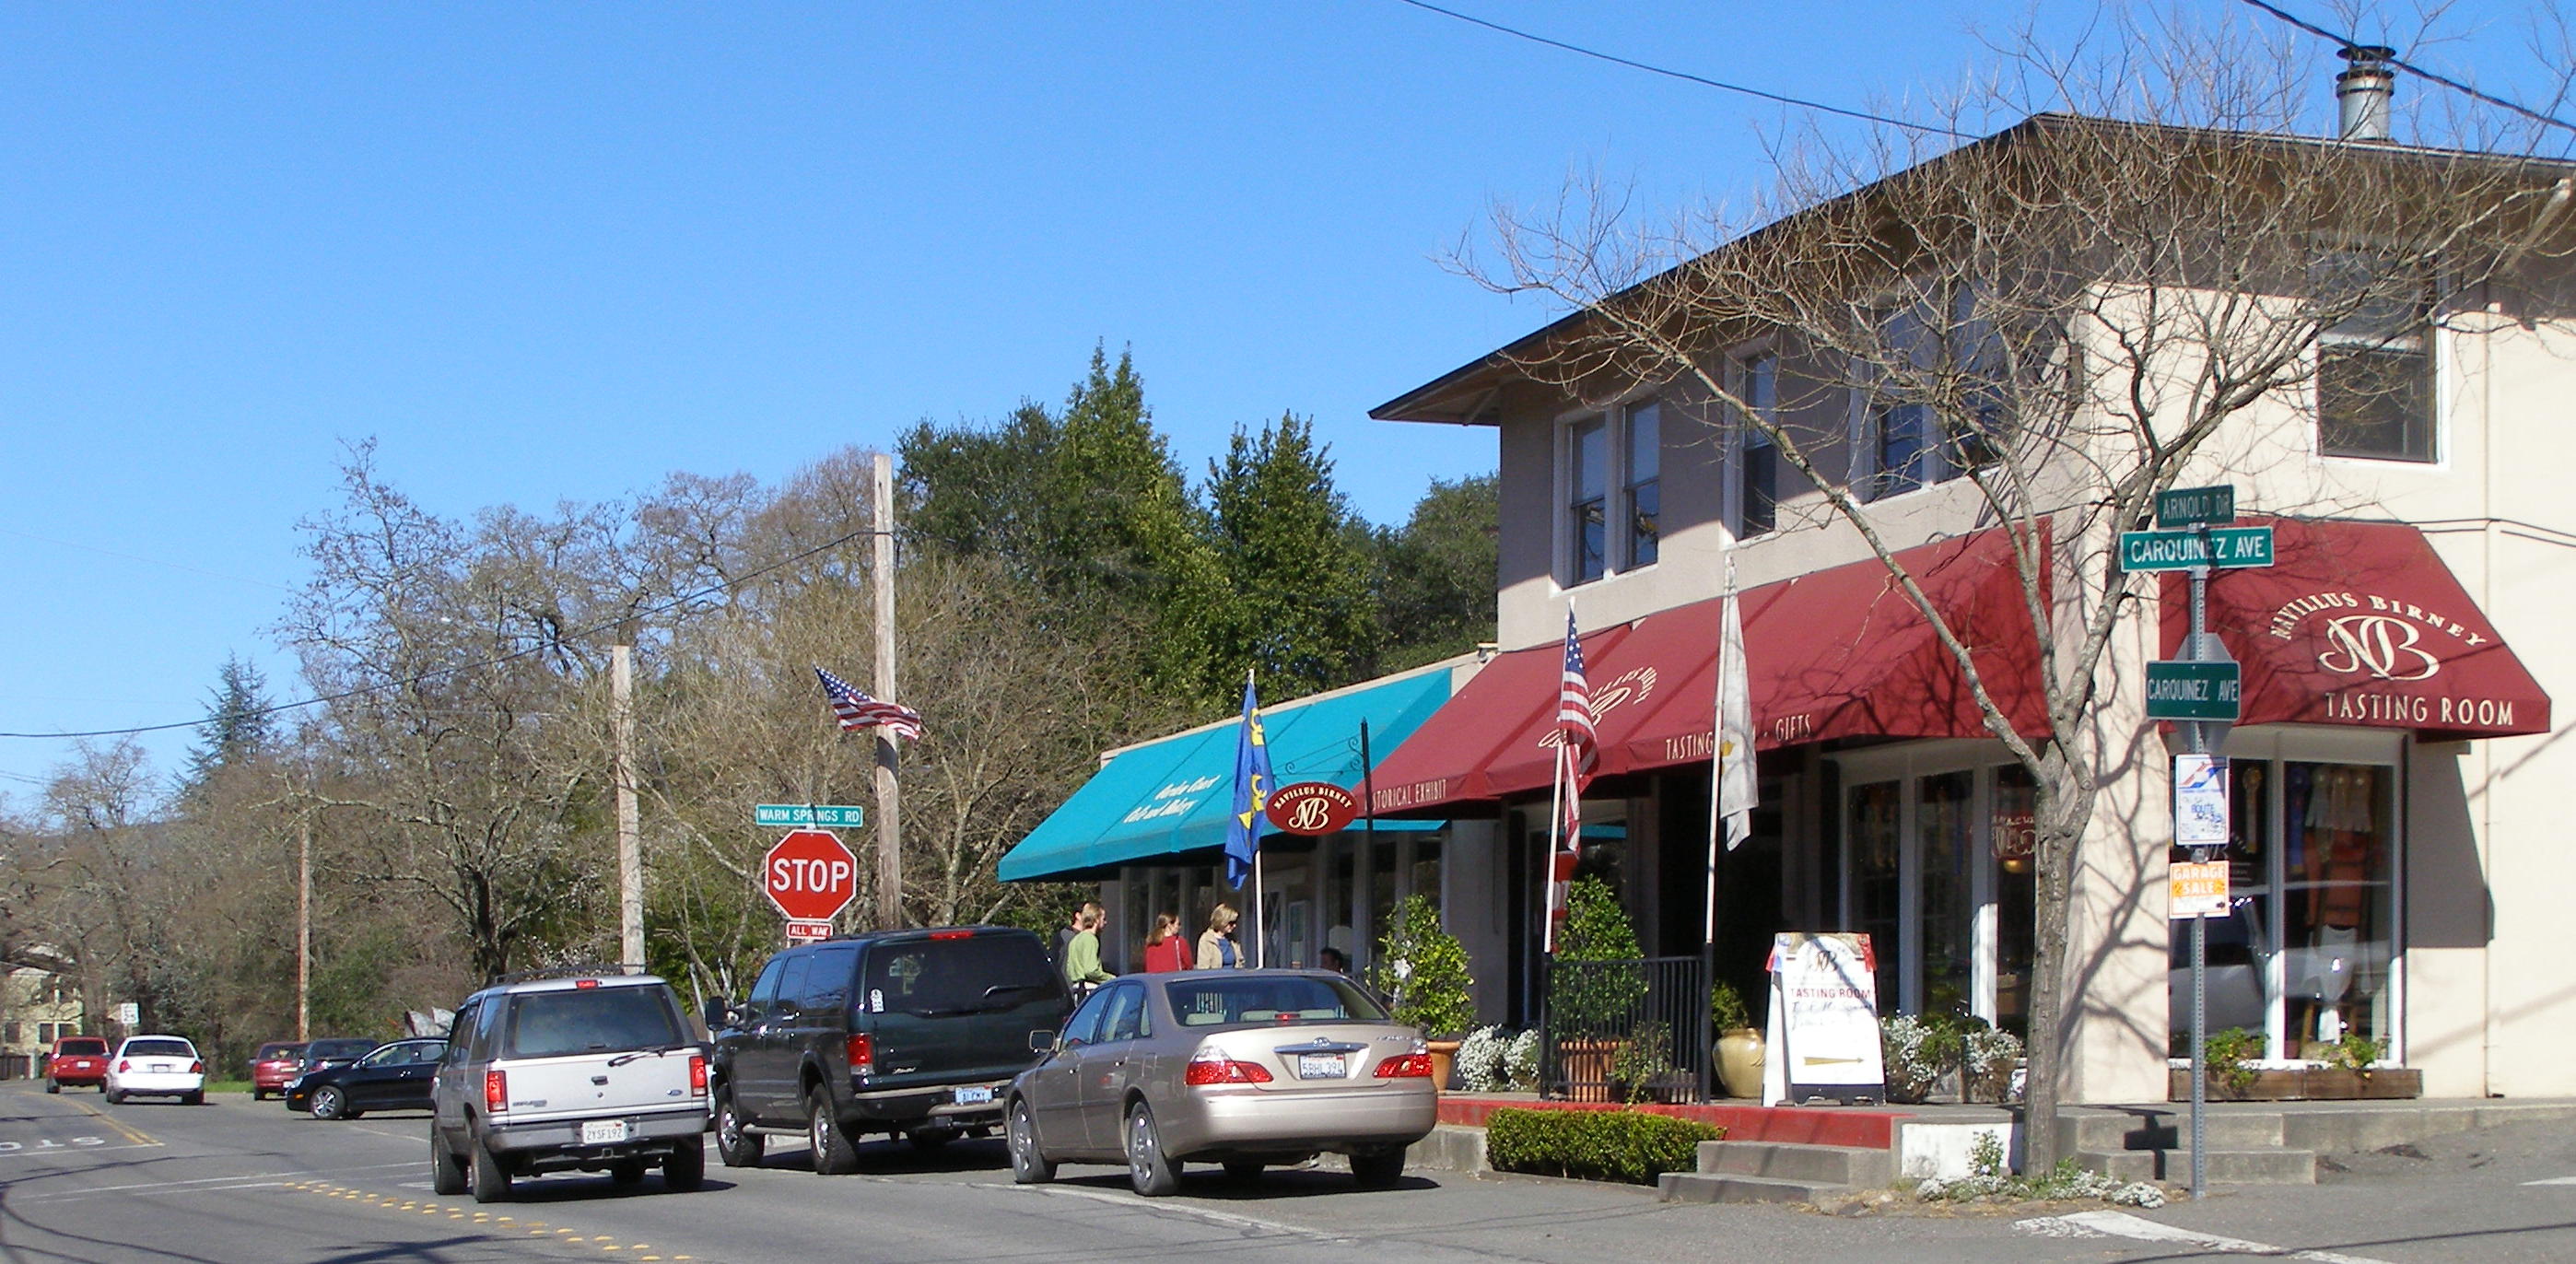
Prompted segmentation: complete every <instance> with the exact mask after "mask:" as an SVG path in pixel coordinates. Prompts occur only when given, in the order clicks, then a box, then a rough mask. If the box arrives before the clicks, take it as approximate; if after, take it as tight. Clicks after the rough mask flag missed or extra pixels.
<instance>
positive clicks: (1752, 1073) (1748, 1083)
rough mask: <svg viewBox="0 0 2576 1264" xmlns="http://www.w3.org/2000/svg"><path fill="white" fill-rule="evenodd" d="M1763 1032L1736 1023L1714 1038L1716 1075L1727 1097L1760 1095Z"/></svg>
mask: <svg viewBox="0 0 2576 1264" xmlns="http://www.w3.org/2000/svg"><path fill="white" fill-rule="evenodd" d="M1764 1056H1765V1055H1764V1049H1763V1042H1762V1033H1761V1032H1760V1031H1758V1030H1756V1029H1754V1028H1751V1027H1736V1028H1731V1029H1729V1030H1728V1031H1727V1032H1726V1034H1724V1035H1722V1036H1719V1037H1718V1038H1717V1079H1718V1082H1719V1083H1720V1084H1723V1085H1725V1086H1726V1095H1727V1096H1729V1097H1760V1096H1762V1060H1763V1057H1764Z"/></svg>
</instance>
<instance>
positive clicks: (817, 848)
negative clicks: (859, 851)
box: [760, 830, 859, 922]
mask: <svg viewBox="0 0 2576 1264" xmlns="http://www.w3.org/2000/svg"><path fill="white" fill-rule="evenodd" d="M760 889H761V891H762V892H763V893H765V894H767V895H768V896H769V902H770V903H772V904H775V905H777V906H778V911H779V912H781V913H784V914H786V915H787V916H788V917H789V918H791V919H794V920H796V921H800V922H828V921H830V920H831V919H832V918H834V917H835V916H838V915H839V913H840V911H841V910H842V909H843V908H845V907H847V906H848V904H849V902H850V901H851V900H853V899H855V898H857V896H858V894H859V859H858V857H856V856H854V855H851V854H850V849H849V848H847V847H845V846H842V845H841V836H840V835H838V834H835V833H833V832H832V831H830V830H796V831H794V832H792V833H790V834H788V835H787V836H786V837H785V838H782V839H779V840H778V842H777V844H776V845H775V846H772V847H771V848H770V849H769V855H768V856H767V857H765V858H763V859H762V861H761V862H760Z"/></svg>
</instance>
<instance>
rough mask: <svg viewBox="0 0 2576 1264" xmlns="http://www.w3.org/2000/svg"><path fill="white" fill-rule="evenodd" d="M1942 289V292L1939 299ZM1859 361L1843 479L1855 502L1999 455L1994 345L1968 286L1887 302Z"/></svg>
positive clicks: (2003, 394) (2001, 395) (2000, 366)
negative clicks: (1869, 349)
mask: <svg viewBox="0 0 2576 1264" xmlns="http://www.w3.org/2000/svg"><path fill="white" fill-rule="evenodd" d="M1945 296H1946V297H1945ZM1875 351H1876V359H1875V361H1874V362H1866V361H1865V362H1864V363H1863V364H1862V365H1861V366H1859V370H1858V371H1859V373H1860V374H1861V385H1860V388H1859V390H1858V392H1857V393H1858V395H1859V397H1860V400H1861V407H1860V418H1859V423H1858V424H1859V425H1860V426H1861V427H1862V430H1861V433H1860V435H1859V436H1858V438H1859V440H1860V441H1859V443H1858V444H1857V445H1856V448H1857V451H1856V453H1855V455H1854V460H1853V470H1852V482H1853V484H1854V485H1855V489H1856V490H1858V491H1859V493H1860V496H1861V499H1863V500H1878V499H1881V498H1883V497H1887V496H1895V495H1901V494H1903V493H1905V492H1910V491H1914V490H1916V489H1917V488H1921V487H1927V486H1930V485H1932V484H1934V483H1943V482H1948V481H1949V480H1951V479H1954V478H1960V477H1963V476H1965V475H1967V474H1969V473H1970V472H1971V471H1973V470H1975V469H1977V468H1979V467H1981V466H1986V465H1991V464H1993V463H1995V462H1996V461H1998V460H2000V459H2002V454H2003V448H2004V440H2005V437H2006V431H2007V428H2008V427H2009V426H2010V424H2011V411H2010V405H2009V403H2008V402H2007V391H2006V389H2005V381H2004V379H2005V376H2006V372H2007V370H2006V369H2005V367H2004V361H2005V358H2004V353H2003V352H2004V349H2003V346H2002V342H2001V338H2000V335H1999V334H1998V332H1997V330H1996V328H1995V326H1994V324H1993V322H1992V321H1991V320H1990V319H1989V318H1988V317H1987V316H1986V315H1985V314H1984V313H1983V312H1982V311H1981V310H1980V307H1979V304H1978V301H1977V292H1976V290H1975V289H1974V288H1973V287H1970V286H1966V285H1962V284H1950V285H1946V286H1944V287H1942V289H1941V291H1940V293H1938V294H1925V295H1922V296H1920V297H1918V298H1916V299H1915V300H1913V301H1911V302H1907V303H1903V304H1900V305H1897V306H1894V307H1890V308H1888V309H1886V310H1885V311H1883V312H1881V313H1880V315H1879V318H1878V339H1877V347H1876V348H1875Z"/></svg>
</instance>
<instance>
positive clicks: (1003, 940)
mask: <svg viewBox="0 0 2576 1264" xmlns="http://www.w3.org/2000/svg"><path fill="white" fill-rule="evenodd" d="M866 979H867V987H866V988H865V990H864V994H863V995H861V996H860V997H859V998H858V1001H857V1004H858V1007H859V1008H861V1009H863V1010H873V1011H875V1012H877V1013H885V1012H887V1011H889V1010H892V1011H895V1012H898V1013H905V1014H920V1015H923V1016H937V1015H940V1014H972V1013H984V1012H990V1011H995V1010H1005V1009H1012V1008H1016V1007H1018V1006H1021V1005H1026V1004H1028V1003H1029V1002H1031V1001H1035V1000H1042V999H1045V998H1047V997H1049V996H1051V995H1053V994H1054V993H1055V992H1056V991H1057V990H1058V989H1060V988H1062V987H1063V986H1064V985H1063V983H1062V982H1061V981H1060V980H1059V979H1058V977H1057V975H1056V972H1055V967H1054V965H1053V964H1051V963H1050V962H1048V961H1047V955H1046V948H1045V947H1044V946H1043V945H1041V944H1039V943H1038V941H1037V938H1036V937H1035V936H1032V935H981V934H978V935H960V936H958V937H956V938H947V939H912V940H900V941H897V942H894V943H881V944H874V945H871V946H870V947H869V948H868V965H867V975H866Z"/></svg>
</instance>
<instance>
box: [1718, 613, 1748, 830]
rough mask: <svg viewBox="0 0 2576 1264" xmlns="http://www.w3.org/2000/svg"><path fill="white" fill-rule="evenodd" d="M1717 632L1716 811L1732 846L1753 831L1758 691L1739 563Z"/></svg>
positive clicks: (1719, 617)
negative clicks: (1749, 662)
mask: <svg viewBox="0 0 2576 1264" xmlns="http://www.w3.org/2000/svg"><path fill="white" fill-rule="evenodd" d="M1727 570H1728V572H1729V574H1728V575H1727V582H1726V601H1725V603H1724V606H1723V610H1724V612H1723V613H1722V614H1720V615H1719V616H1718V623H1719V625H1720V626H1719V628H1718V634H1717V815H1718V816H1719V817H1720V818H1721V819H1723V820H1724V821H1725V822H1726V846H1727V850H1729V851H1732V850H1734V849H1735V846H1736V845H1737V844H1738V843H1741V842H1743V841H1744V839H1745V836H1746V835H1748V834H1750V833H1752V832H1753V802H1754V799H1755V797H1756V794H1757V791H1756V790H1755V789H1754V783H1753V690H1752V687H1751V686H1750V685H1749V684H1748V683H1747V682H1746V680H1745V678H1744V617H1743V616H1742V615H1741V614H1740V613H1738V612H1737V610H1736V606H1735V576H1734V574H1733V573H1732V572H1733V571H1734V566H1733V565H1732V564H1730V565H1729V566H1728V567H1727Z"/></svg>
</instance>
